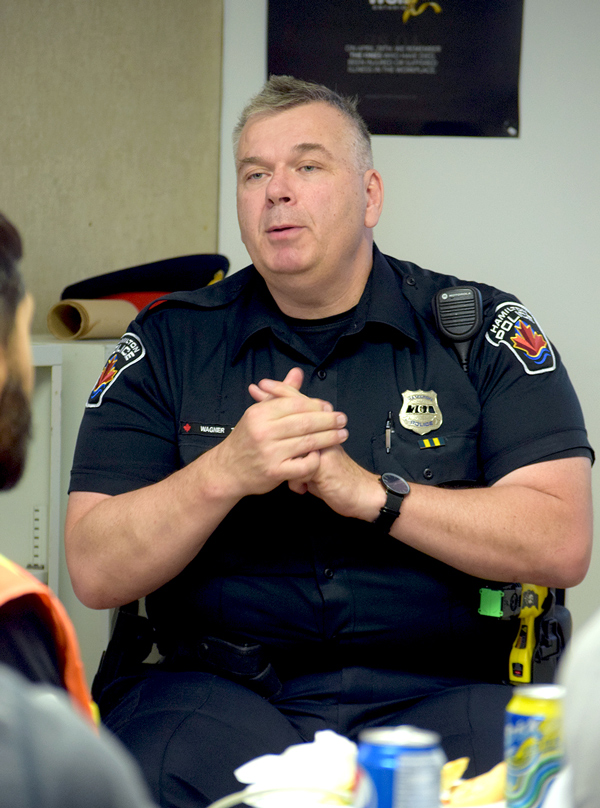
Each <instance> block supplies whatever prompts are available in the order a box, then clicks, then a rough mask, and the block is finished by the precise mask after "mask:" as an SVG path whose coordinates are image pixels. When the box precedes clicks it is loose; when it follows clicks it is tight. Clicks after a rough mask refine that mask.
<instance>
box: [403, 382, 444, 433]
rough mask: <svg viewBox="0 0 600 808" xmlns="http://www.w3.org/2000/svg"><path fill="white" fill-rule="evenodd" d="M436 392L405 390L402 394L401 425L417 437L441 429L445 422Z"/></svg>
mask: <svg viewBox="0 0 600 808" xmlns="http://www.w3.org/2000/svg"><path fill="white" fill-rule="evenodd" d="M443 420H444V419H443V417H442V412H441V410H440V407H439V404H438V400H437V393H436V392H435V390H405V391H404V392H403V393H402V409H401V410H400V423H401V424H402V426H403V427H404V429H410V430H411V431H412V432H416V433H417V435H426V434H427V433H428V432H431V431H432V430H434V429H439V428H440V427H441V425H442V422H443Z"/></svg>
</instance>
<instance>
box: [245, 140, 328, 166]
mask: <svg viewBox="0 0 600 808" xmlns="http://www.w3.org/2000/svg"><path fill="white" fill-rule="evenodd" d="M293 151H295V152H298V153H299V154H305V153H306V152H312V151H318V152H321V153H322V154H324V155H325V156H326V157H329V158H333V154H332V153H331V152H330V151H329V149H326V148H325V146H323V144H322V143H297V144H296V145H295V146H294V147H293ZM264 162H265V160H264V159H263V158H262V157H260V156H258V155H257V156H254V155H250V156H249V157H240V158H238V160H237V169H238V171H239V170H240V168H242V166H247V165H254V166H256V165H263V164H264Z"/></svg>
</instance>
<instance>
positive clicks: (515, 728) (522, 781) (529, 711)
mask: <svg viewBox="0 0 600 808" xmlns="http://www.w3.org/2000/svg"><path fill="white" fill-rule="evenodd" d="M563 698H564V688H562V687H560V686H559V685H531V686H523V687H518V688H517V689H516V691H515V695H514V696H513V697H512V699H511V700H510V702H509V704H508V706H507V708H506V722H505V725H504V752H505V755H504V757H505V760H506V808H537V806H540V805H542V803H543V801H544V798H545V796H546V794H547V792H548V789H549V788H550V785H551V784H552V782H553V780H554V779H555V777H556V775H557V774H558V772H559V771H560V768H561V765H562V762H563V734H562V703H563Z"/></svg>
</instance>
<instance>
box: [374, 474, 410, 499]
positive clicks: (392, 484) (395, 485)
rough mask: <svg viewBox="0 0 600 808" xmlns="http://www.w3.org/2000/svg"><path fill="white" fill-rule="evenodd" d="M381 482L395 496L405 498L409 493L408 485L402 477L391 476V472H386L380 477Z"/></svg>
mask: <svg viewBox="0 0 600 808" xmlns="http://www.w3.org/2000/svg"><path fill="white" fill-rule="evenodd" d="M381 482H382V483H383V484H384V485H385V487H386V488H389V489H390V491H393V492H394V493H395V494H403V495H404V496H406V494H409V493H410V485H409V484H408V483H407V482H406V480H405V479H404V477H400V476H399V475H398V474H393V473H392V472H391V471H386V473H385V474H382V475H381Z"/></svg>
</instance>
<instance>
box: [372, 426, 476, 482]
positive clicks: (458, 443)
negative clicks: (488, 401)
mask: <svg viewBox="0 0 600 808" xmlns="http://www.w3.org/2000/svg"><path fill="white" fill-rule="evenodd" d="M371 446H372V452H373V464H374V469H375V473H378V474H382V473H383V472H386V471H392V472H394V473H395V474H399V475H400V476H402V477H406V479H407V480H409V481H411V482H415V483H425V484H428V485H447V486H452V485H456V486H459V485H461V484H463V485H467V486H473V485H475V484H479V483H480V482H481V479H482V474H481V470H480V467H479V456H478V451H477V446H478V437H477V433H476V432H455V433H452V432H445V433H444V434H443V435H433V434H428V435H424V436H422V437H420V436H418V435H414V436H413V437H410V436H408V435H407V436H405V435H403V434H400V433H398V432H394V433H392V438H391V445H390V451H389V452H387V451H386V446H385V437H384V436H383V435H375V436H374V437H373V438H372V440H371Z"/></svg>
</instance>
